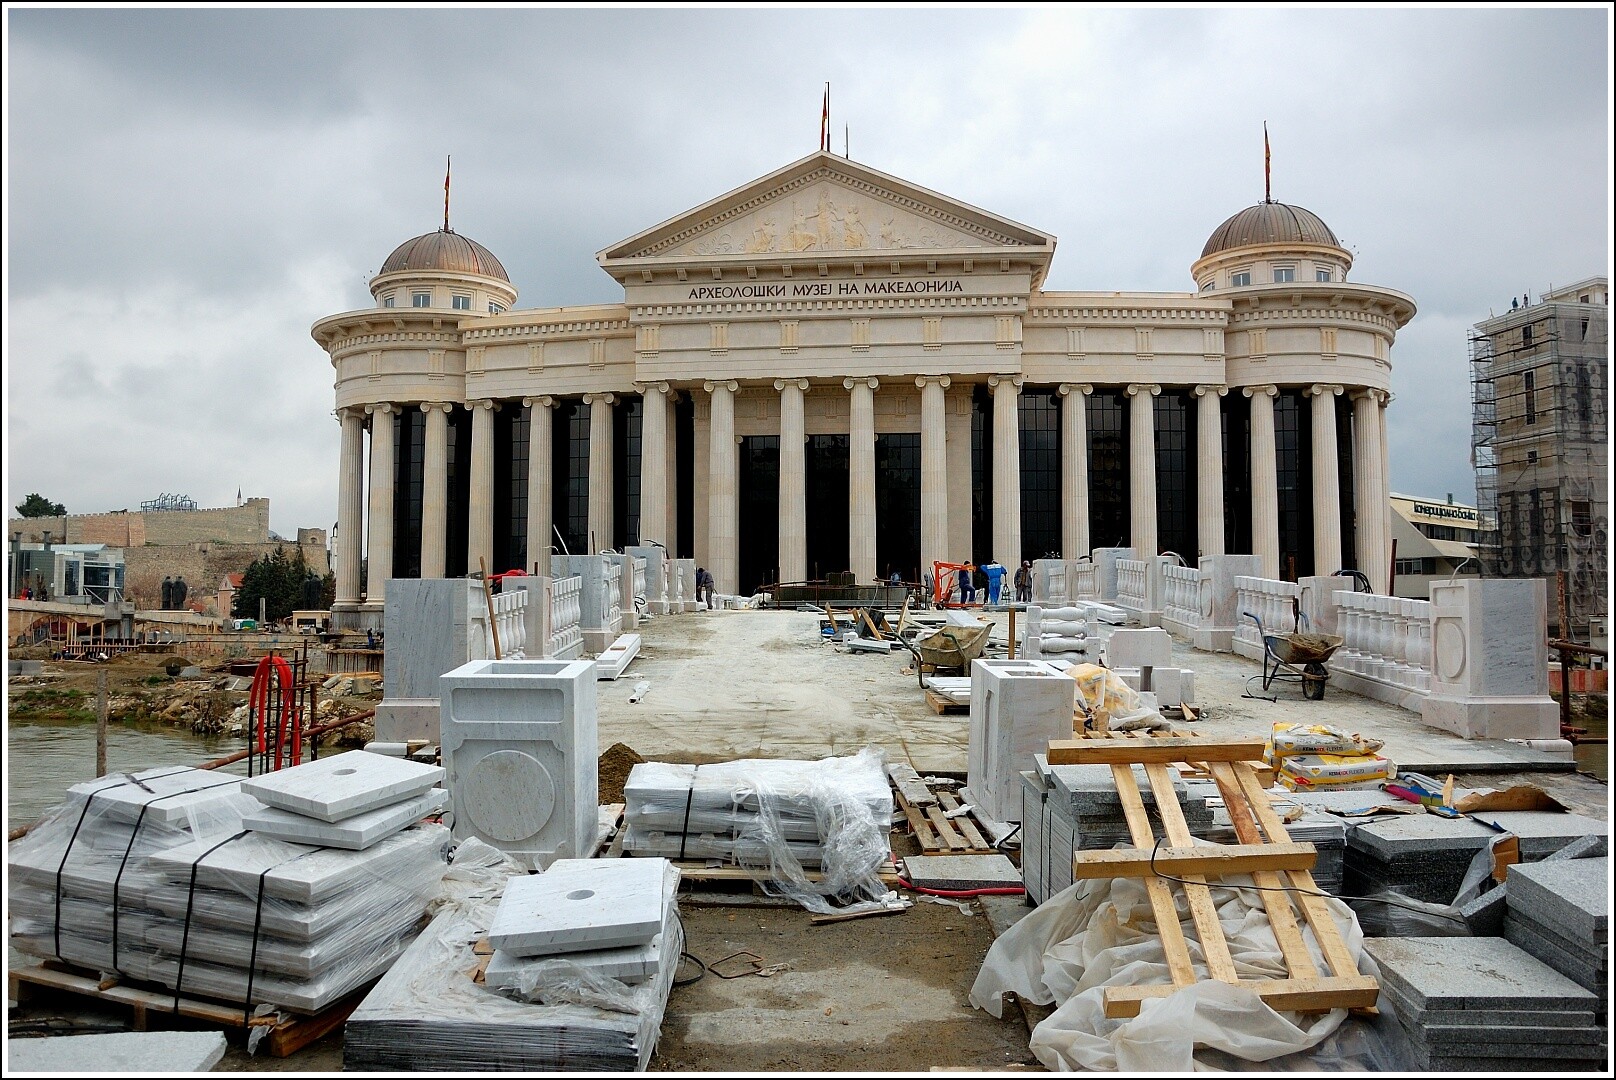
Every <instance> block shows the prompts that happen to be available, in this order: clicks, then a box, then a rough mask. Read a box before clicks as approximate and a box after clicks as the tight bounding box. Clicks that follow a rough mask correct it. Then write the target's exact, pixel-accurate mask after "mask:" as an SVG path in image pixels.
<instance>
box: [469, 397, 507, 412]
mask: <svg viewBox="0 0 1616 1080" xmlns="http://www.w3.org/2000/svg"><path fill="white" fill-rule="evenodd" d="M466 408H467V409H468V410H471V411H475V410H477V409H487V410H488V411H489V412H497V411H498V410H499V402H497V401H495V400H494V399H493V398H473V399H472V400H470V401H468V402H466Z"/></svg>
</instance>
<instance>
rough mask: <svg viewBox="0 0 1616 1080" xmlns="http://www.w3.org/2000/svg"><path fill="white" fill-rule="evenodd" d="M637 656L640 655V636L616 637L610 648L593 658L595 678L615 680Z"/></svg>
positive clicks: (623, 635) (624, 635)
mask: <svg viewBox="0 0 1616 1080" xmlns="http://www.w3.org/2000/svg"><path fill="white" fill-rule="evenodd" d="M638 655H640V635H638V634H620V635H618V638H617V640H616V641H614V642H612V645H611V648H609V649H607V650H606V651H605V652H603V653H601V654H600V655H599V656H598V657H596V658H595V678H596V679H609V680H616V679H617V678H618V677H619V676H621V675H622V674H623V670H624V669H625V668H627V667H628V665H629V663H630V662H631V661H633V659H634V658H635V657H636V656H638Z"/></svg>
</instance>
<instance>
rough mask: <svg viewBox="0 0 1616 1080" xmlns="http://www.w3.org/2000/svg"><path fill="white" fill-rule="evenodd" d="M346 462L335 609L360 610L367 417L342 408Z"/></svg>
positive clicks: (341, 475)
mask: <svg viewBox="0 0 1616 1080" xmlns="http://www.w3.org/2000/svg"><path fill="white" fill-rule="evenodd" d="M337 416H338V419H339V420H340V421H341V423H342V462H341V466H340V468H339V469H338V472H337V568H336V569H337V599H336V604H335V605H334V606H335V607H337V608H339V609H343V610H347V611H353V610H356V609H358V607H359V599H360V592H361V587H362V585H363V584H364V583H363V582H362V581H361V580H360V572H359V571H360V566H361V564H362V563H363V561H364V555H363V548H364V536H363V535H362V534H363V530H364V527H365V414H364V412H363V411H361V410H359V409H340V410H338V412H337Z"/></svg>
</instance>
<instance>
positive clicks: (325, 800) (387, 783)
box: [241, 750, 444, 822]
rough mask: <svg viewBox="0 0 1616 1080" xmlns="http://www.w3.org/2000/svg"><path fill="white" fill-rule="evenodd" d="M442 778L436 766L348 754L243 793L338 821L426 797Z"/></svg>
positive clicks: (259, 779) (255, 783) (260, 781)
mask: <svg viewBox="0 0 1616 1080" xmlns="http://www.w3.org/2000/svg"><path fill="white" fill-rule="evenodd" d="M443 775H444V770H443V769H442V768H441V767H440V766H437V765H423V764H421V763H420V762H416V761H409V760H405V759H400V758H394V757H384V756H383V755H381V754H367V753H366V752H365V751H363V750H350V751H349V752H348V753H346V754H336V755H334V756H332V757H324V758H321V759H320V760H318V761H310V762H307V763H306V764H303V765H298V766H295V767H293V768H290V769H282V770H280V771H279V772H272V773H265V774H264V775H262V776H255V777H252V778H251V779H249V780H245V781H243V782H242V785H241V789H242V790H243V791H244V792H246V793H247V794H248V795H251V796H252V797H253V798H255V799H257V800H258V801H259V802H262V803H264V804H265V805H267V806H273V807H276V808H278V809H281V810H290V811H291V812H292V813H294V814H303V815H305V816H307V817H313V818H318V819H319V820H321V821H325V822H338V821H342V820H344V819H345V818H350V817H354V816H355V815H358V814H363V813H365V812H366V811H369V810H375V809H378V808H380V807H383V806H391V805H392V804H394V803H396V802H402V801H403V800H405V799H410V798H414V797H416V796H418V795H422V794H424V793H425V792H426V791H427V790H428V789H429V788H433V787H436V786H437V785H438V784H439V783H440V782H441V781H442V780H443Z"/></svg>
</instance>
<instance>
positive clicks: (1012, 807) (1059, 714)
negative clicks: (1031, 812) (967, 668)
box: [967, 660, 1077, 822]
mask: <svg viewBox="0 0 1616 1080" xmlns="http://www.w3.org/2000/svg"><path fill="white" fill-rule="evenodd" d="M1076 695H1077V683H1076V682H1074V681H1073V680H1072V679H1069V678H1067V677H1066V676H1065V675H1064V674H1062V673H1061V672H1060V671H1058V670H1057V669H1055V668H1053V667H1051V666H1049V665H1048V664H1045V663H1043V662H1041V661H1037V660H973V661H971V726H970V737H969V745H968V755H967V756H968V763H969V782H970V785H971V790H972V791H973V792H974V793H975V794H976V797H977V799H978V800H979V802H978V805H979V806H980V807H981V809H982V812H983V813H984V814H986V815H987V816H988V817H990V818H992V819H993V820H995V821H1011V822H1019V821H1020V819H1021V781H1020V778H1019V776H1018V774H1019V773H1021V772H1023V771H1025V770H1027V769H1031V768H1034V767H1035V766H1034V762H1033V755H1034V754H1040V753H1043V752H1044V751H1045V750H1047V749H1048V748H1049V741H1050V740H1051V739H1067V738H1071V735H1072V713H1073V707H1074V704H1075V702H1076V700H1077V698H1076Z"/></svg>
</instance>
